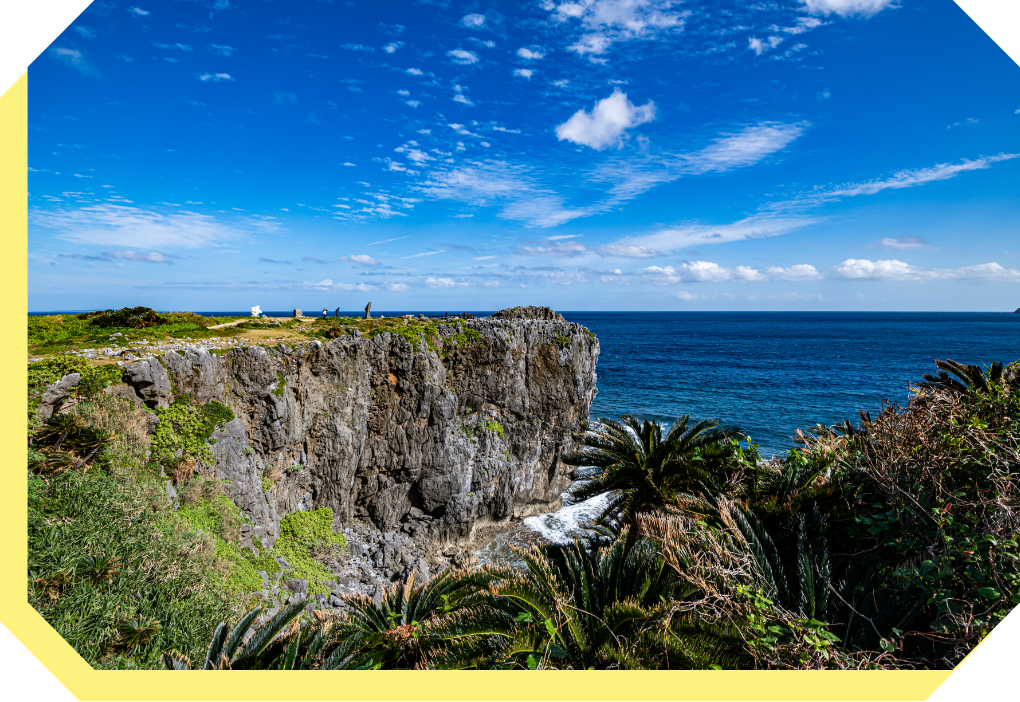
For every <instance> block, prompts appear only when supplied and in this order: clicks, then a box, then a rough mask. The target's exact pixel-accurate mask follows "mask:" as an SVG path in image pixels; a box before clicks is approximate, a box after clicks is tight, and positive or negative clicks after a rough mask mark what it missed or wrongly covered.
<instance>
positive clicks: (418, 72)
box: [404, 68, 425, 76]
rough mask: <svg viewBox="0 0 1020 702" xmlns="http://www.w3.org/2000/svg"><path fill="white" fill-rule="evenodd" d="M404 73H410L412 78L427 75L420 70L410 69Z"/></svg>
mask: <svg viewBox="0 0 1020 702" xmlns="http://www.w3.org/2000/svg"><path fill="white" fill-rule="evenodd" d="M404 73H409V74H410V75H412V76H421V75H425V74H424V73H422V71H421V69H420V68H408V69H407V70H405V71H404Z"/></svg>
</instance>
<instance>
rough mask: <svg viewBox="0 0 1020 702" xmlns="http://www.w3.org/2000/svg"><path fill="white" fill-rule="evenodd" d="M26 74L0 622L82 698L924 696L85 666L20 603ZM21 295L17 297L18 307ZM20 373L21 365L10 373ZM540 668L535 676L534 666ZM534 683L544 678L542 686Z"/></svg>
mask: <svg viewBox="0 0 1020 702" xmlns="http://www.w3.org/2000/svg"><path fill="white" fill-rule="evenodd" d="M27 76H28V74H27V73H26V74H25V75H23V76H22V77H21V78H20V79H19V80H18V82H17V83H15V84H14V86H13V87H11V88H10V89H9V90H8V91H7V92H6V93H5V94H4V95H3V97H0V231H2V232H3V235H4V241H3V244H4V254H5V255H4V256H3V258H2V261H0V271H2V278H0V280H2V281H3V282H2V287H3V289H4V291H5V293H6V294H5V295H4V298H5V299H6V300H8V304H7V305H4V306H3V307H2V309H0V317H2V319H3V320H5V322H4V328H6V329H11V330H14V331H13V332H12V336H11V337H8V338H6V339H5V340H4V341H5V342H6V343H4V344H3V346H2V347H0V361H2V363H3V367H4V368H5V369H7V371H6V381H5V383H4V386H5V387H7V388H12V390H11V391H10V395H9V402H8V403H7V404H5V405H4V406H3V407H2V409H0V417H2V419H3V421H2V423H0V443H2V445H4V446H9V447H12V450H11V451H10V453H9V454H8V457H7V460H6V462H5V465H4V473H5V474H6V480H4V483H3V484H4V489H3V490H0V533H2V534H4V535H5V536H6V538H4V539H3V541H2V546H0V554H2V555H3V557H4V558H3V562H5V563H12V564H17V565H14V566H13V567H11V568H10V571H9V575H10V577H5V578H0V620H2V621H3V623H4V625H5V626H7V628H8V629H10V631H11V633H13V634H14V635H15V636H16V637H17V638H18V639H19V640H20V641H21V642H22V643H23V644H24V645H25V646H26V647H28V649H29V650H30V651H32V653H33V654H34V655H35V656H36V657H37V658H38V659H39V660H40V661H41V662H42V663H43V665H45V666H46V667H47V668H48V669H49V670H50V671H51V672H52V673H53V674H54V675H55V676H56V677H57V679H59V680H60V682H62V683H63V684H64V685H66V686H67V688H68V690H70V691H71V693H72V694H74V695H75V696H76V697H77V698H78V699H81V700H209V699H223V700H286V699H300V700H330V699H360V700H390V699H419V700H478V699H490V700H550V699H558V700H622V699H642V700H679V699H696V700H727V699H755V700H923V699H926V698H927V697H928V696H929V695H931V693H932V692H934V691H935V689H936V688H937V687H938V686H939V685H941V684H942V683H943V682H944V681H945V679H946V678H948V677H949V675H950V672H951V671H945V670H936V671H870V672H869V671H862V672H857V671H725V672H717V671H675V672H663V671H597V672H596V671H590V672H589V671H576V672H558V673H547V674H544V677H542V678H541V680H540V681H539V679H538V678H536V677H534V675H533V674H532V672H531V671H513V672H499V673H497V672H484V671H464V672H454V671H436V672H424V671H392V672H381V673H372V672H367V671H366V672H339V671H338V672H327V671H292V672H276V671H234V672H231V673H206V672H197V671H196V672H194V673H190V674H186V673H178V672H172V671H99V670H93V669H92V668H91V667H89V665H88V664H87V663H86V662H85V661H84V659H82V658H81V656H79V655H78V654H77V653H76V652H75V650H74V649H73V648H72V647H71V646H70V645H69V644H68V643H67V642H66V641H64V640H63V639H62V638H61V637H60V636H59V635H58V634H57V632H56V631H54V630H53V628H51V627H50V626H49V625H48V624H47V623H46V622H45V620H43V618H42V617H41V616H40V615H39V614H38V613H37V612H36V611H35V610H34V609H32V608H31V607H30V606H29V605H28V603H27V601H26V593H25V590H24V589H23V588H25V581H24V580H22V579H21V577H22V574H23V573H24V572H25V570H26V568H27V563H28V542H27V520H28V512H27V509H28V508H27V489H28V488H27V485H28V484H27V480H26V474H25V473H23V472H22V471H23V470H24V464H22V463H21V458H22V454H21V452H20V450H18V449H13V447H16V446H21V445H22V444H21V442H22V441H24V437H25V432H26V430H27V426H26V417H25V406H24V405H22V404H21V402H22V400H23V398H24V395H22V394H21V392H20V391H19V390H18V388H23V387H24V386H25V383H26V382H27V378H28V376H27V373H26V370H25V369H26V367H25V366H22V365H21V363H22V361H23V360H24V358H25V357H24V356H23V355H22V354H23V353H24V349H25V344H26V343H27V336H28V332H27V329H26V328H25V327H23V326H21V323H22V322H23V321H24V315H25V314H26V313H27V311H28V272H27V263H26V262H27V256H28V200H27V193H28V77H27ZM15 300H17V301H18V303H19V304H17V305H15V304H14V301H15ZM15 371H17V372H15ZM539 675H543V674H541V673H539ZM539 683H540V684H539Z"/></svg>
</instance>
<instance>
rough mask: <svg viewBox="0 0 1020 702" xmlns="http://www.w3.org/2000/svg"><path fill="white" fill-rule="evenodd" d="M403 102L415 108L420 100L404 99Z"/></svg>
mask: <svg viewBox="0 0 1020 702" xmlns="http://www.w3.org/2000/svg"><path fill="white" fill-rule="evenodd" d="M404 102H405V103H406V104H407V105H408V106H409V107H414V108H416V109H417V107H418V105H420V104H421V100H405V101H404Z"/></svg>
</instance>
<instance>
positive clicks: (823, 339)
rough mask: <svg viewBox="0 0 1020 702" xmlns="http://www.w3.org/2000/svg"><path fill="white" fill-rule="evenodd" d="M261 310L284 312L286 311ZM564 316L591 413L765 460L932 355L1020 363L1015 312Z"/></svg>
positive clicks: (898, 398) (927, 365) (912, 375)
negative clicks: (587, 336) (709, 425)
mask: <svg viewBox="0 0 1020 702" xmlns="http://www.w3.org/2000/svg"><path fill="white" fill-rule="evenodd" d="M308 312H309V314H314V312H312V311H308ZM373 312H374V313H375V311H373ZM452 312H453V311H452V310H451V313H452ZM331 313H332V311H331ZM409 313H411V312H410V311H388V310H379V312H378V314H385V315H386V316H393V315H401V314H409ZM199 314H207V315H212V314H217V315H226V314H247V312H232V313H229V312H218V313H211V312H204V313H199ZM266 314H267V315H269V316H287V315H289V314H290V311H287V312H268V311H267V312H266ZM342 314H349V315H359V314H362V313H361V312H354V311H351V312H347V313H342ZM415 314H417V313H415ZM425 314H427V315H428V316H430V317H431V316H436V315H437V314H438V315H441V314H442V313H441V312H440V313H437V312H426V313H425ZM474 314H475V315H477V316H483V315H487V314H490V313H489V312H477V311H476V312H474ZM563 315H564V316H565V317H566V318H567V319H569V320H570V321H572V322H579V323H580V324H583V325H585V326H586V327H588V328H589V329H591V330H592V331H593V332H595V334H596V335H598V338H599V342H600V345H601V349H602V353H601V356H600V357H599V362H598V389H599V393H598V396H597V397H596V399H595V402H594V404H593V405H592V409H591V412H592V415H594V416H617V415H620V414H624V413H627V414H636V415H639V416H642V417H650V418H656V419H660V420H667V421H672V420H673V419H676V417H678V416H679V415H682V414H686V413H690V415H691V416H692V418H694V419H704V418H708V417H717V418H719V419H720V420H722V421H723V422H724V423H727V424H732V425H736V426H738V427H739V428H740V429H741V430H743V431H744V432H745V433H747V434H749V435H750V436H751V438H752V439H753V440H754V441H756V442H758V443H759V444H760V446H761V447H762V450H763V453H764V455H766V456H768V455H771V454H773V453H777V452H781V451H785V450H787V449H789V448H790V446H791V445H792V441H791V437H792V436H793V433H794V432H795V431H796V430H797V429H799V428H800V429H804V428H808V427H810V426H813V425H814V424H815V423H822V424H835V423H837V422H840V421H842V420H844V419H852V420H857V418H858V414H857V413H858V410H867V411H870V412H877V411H878V410H880V409H881V407H882V401H883V400H888V401H890V402H894V403H898V404H903V403H905V402H906V400H907V396H908V395H907V387H908V384H909V383H917V382H919V381H921V380H922V376H923V374H924V373H931V372H934V371H935V364H934V360H935V359H936V358H939V359H945V358H951V359H953V360H954V361H959V362H961V363H978V364H988V363H991V362H992V361H1003V362H1007V363H1008V362H1010V361H1015V360H1017V359H1020V314H1001V313H988V312H983V313H976V312H974V313H971V312H832V313H825V312H563Z"/></svg>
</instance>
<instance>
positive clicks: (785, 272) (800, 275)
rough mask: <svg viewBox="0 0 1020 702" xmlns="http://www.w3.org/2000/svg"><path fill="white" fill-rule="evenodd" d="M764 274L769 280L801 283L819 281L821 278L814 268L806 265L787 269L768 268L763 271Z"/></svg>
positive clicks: (802, 264)
mask: <svg viewBox="0 0 1020 702" xmlns="http://www.w3.org/2000/svg"><path fill="white" fill-rule="evenodd" d="M765 274H766V275H767V276H768V277H769V279H770V280H790V281H802V280H820V279H821V278H822V274H821V273H819V272H818V270H817V269H816V268H815V267H814V266H812V265H809V264H807V263H799V264H797V265H794V266H790V267H789V268H783V267H781V266H770V267H769V268H768V269H767V270H766V271H765Z"/></svg>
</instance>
